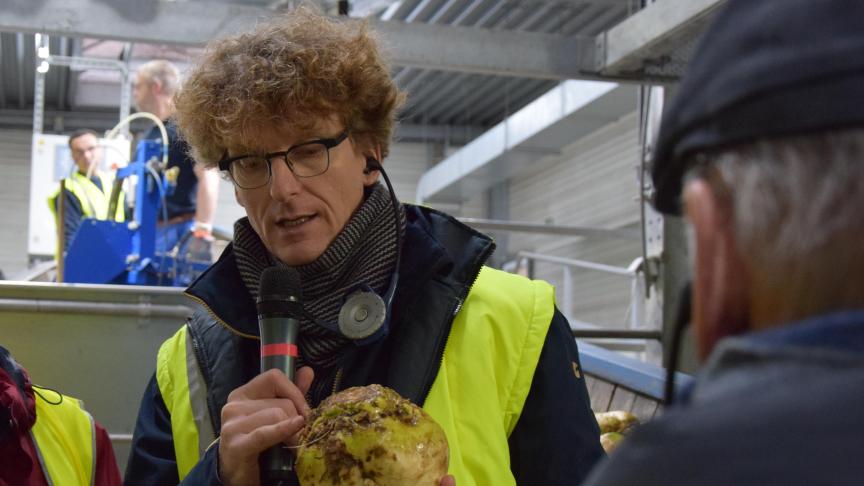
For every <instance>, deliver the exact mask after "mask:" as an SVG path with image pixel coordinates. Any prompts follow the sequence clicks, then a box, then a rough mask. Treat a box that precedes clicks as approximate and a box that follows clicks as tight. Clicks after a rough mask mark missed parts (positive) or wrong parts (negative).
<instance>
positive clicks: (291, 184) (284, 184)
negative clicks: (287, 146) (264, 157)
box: [270, 158, 303, 200]
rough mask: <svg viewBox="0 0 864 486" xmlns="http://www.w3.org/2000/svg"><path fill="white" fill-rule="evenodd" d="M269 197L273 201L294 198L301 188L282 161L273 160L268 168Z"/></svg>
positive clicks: (297, 180) (279, 159) (295, 177)
mask: <svg viewBox="0 0 864 486" xmlns="http://www.w3.org/2000/svg"><path fill="white" fill-rule="evenodd" d="M270 170H271V174H270V196H271V197H272V198H273V199H279V200H285V199H288V198H290V197H292V196H295V195H296V194H297V193H299V192H300V190H301V189H302V187H303V184H301V183H300V180H299V179H298V178H297V176H296V175H294V172H293V171H292V170H291V169H290V168H288V164H287V163H286V162H285V160H284V159H281V158H275V159H273V162H272V165H271V166H270Z"/></svg>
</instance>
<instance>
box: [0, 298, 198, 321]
mask: <svg viewBox="0 0 864 486" xmlns="http://www.w3.org/2000/svg"><path fill="white" fill-rule="evenodd" d="M2 311H13V312H37V313H38V312H50V313H59V314H97V315H116V316H138V317H174V318H178V319H185V318H187V317H189V316H190V315H191V314H192V309H191V308H189V307H186V306H183V305H168V304H144V303H141V304H115V303H108V302H75V301H67V300H42V299H0V312H2Z"/></svg>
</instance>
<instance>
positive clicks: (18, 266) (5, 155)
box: [0, 129, 48, 278]
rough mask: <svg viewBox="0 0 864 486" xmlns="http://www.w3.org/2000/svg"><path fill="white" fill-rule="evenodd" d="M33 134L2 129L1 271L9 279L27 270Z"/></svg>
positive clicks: (0, 140) (0, 187) (0, 195)
mask: <svg viewBox="0 0 864 486" xmlns="http://www.w3.org/2000/svg"><path fill="white" fill-rule="evenodd" d="M32 135H33V134H32V133H31V131H30V130H8V129H5V130H0V164H2V170H3V176H2V177H0V225H2V231H0V235H2V237H0V270H2V271H3V273H4V274H5V276H6V278H10V277H13V276H15V275H16V274H18V273H19V272H22V271H23V270H26V269H27V215H28V208H29V197H30V144H31V139H32ZM47 197H48V194H45V198H46V199H45V200H46V201H47ZM45 204H47V202H46V203H45Z"/></svg>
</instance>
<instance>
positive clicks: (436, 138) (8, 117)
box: [0, 109, 486, 145]
mask: <svg viewBox="0 0 864 486" xmlns="http://www.w3.org/2000/svg"><path fill="white" fill-rule="evenodd" d="M57 118H60V119H62V120H63V127H64V130H74V129H76V128H90V129H93V130H97V131H99V130H109V129H111V128H113V127H114V125H115V124H116V123H117V121H118V116H117V111H115V110H112V111H84V110H76V111H60V110H46V111H45V120H47V121H49V122H50V121H53V120H55V119H57ZM134 123H135V122H133V124H134ZM148 123H149V122H142V123H138V124H136V125H135V126H134V127H133V128H134V129H135V130H140V129H143V127H145V126H146V125H147V124H148ZM32 124H33V112H32V111H31V110H27V109H0V127H7V128H8V127H20V128H29V127H30V126H32ZM46 125H49V124H48V123H46ZM50 128H51V127H50V125H49V126H47V127H46V129H50ZM485 130H486V128H484V127H480V126H473V125H418V124H400V125H398V126H397V128H396V139H397V140H398V141H400V142H449V143H450V144H453V145H463V144H466V143H468V142H470V141H471V140H473V139H474V137H475V136H477V135H478V134H480V133H483V132H484V131H485Z"/></svg>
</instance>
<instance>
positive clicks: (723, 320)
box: [684, 179, 750, 359]
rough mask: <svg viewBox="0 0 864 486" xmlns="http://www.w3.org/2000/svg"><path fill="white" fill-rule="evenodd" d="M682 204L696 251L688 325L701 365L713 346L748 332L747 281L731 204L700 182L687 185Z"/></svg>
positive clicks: (748, 301) (703, 182)
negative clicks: (694, 336)
mask: <svg viewBox="0 0 864 486" xmlns="http://www.w3.org/2000/svg"><path fill="white" fill-rule="evenodd" d="M684 201H685V207H686V215H687V218H688V220H689V221H690V223H691V224H692V225H693V235H694V238H695V244H694V245H693V246H694V248H695V251H696V255H695V258H694V262H695V265H694V269H693V307H692V315H693V324H694V327H695V330H696V340H697V345H698V351H699V356H700V357H701V358H703V359H704V358H706V357H707V356H708V354H709V353H710V352H711V350H712V349H713V347H714V345H715V344H716V343H717V341H719V340H720V339H722V338H724V337H726V336H731V335H736V334H740V333H742V332H744V331H746V329H747V328H748V327H749V320H750V319H749V312H750V285H749V277H748V272H747V266H746V264H745V263H744V259H743V258H742V255H741V251H740V248H739V246H738V242H737V239H736V234H735V225H734V214H733V208H732V205H731V202H730V201H729V200H727V199H725V198H722V197H721V196H720V195H719V194H717V193H716V191H715V190H714V189H713V188H712V186H711V184H710V183H708V182H707V181H705V180H703V179H696V180H693V181H690V182H688V183H687V186H686V187H685V189H684Z"/></svg>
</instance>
